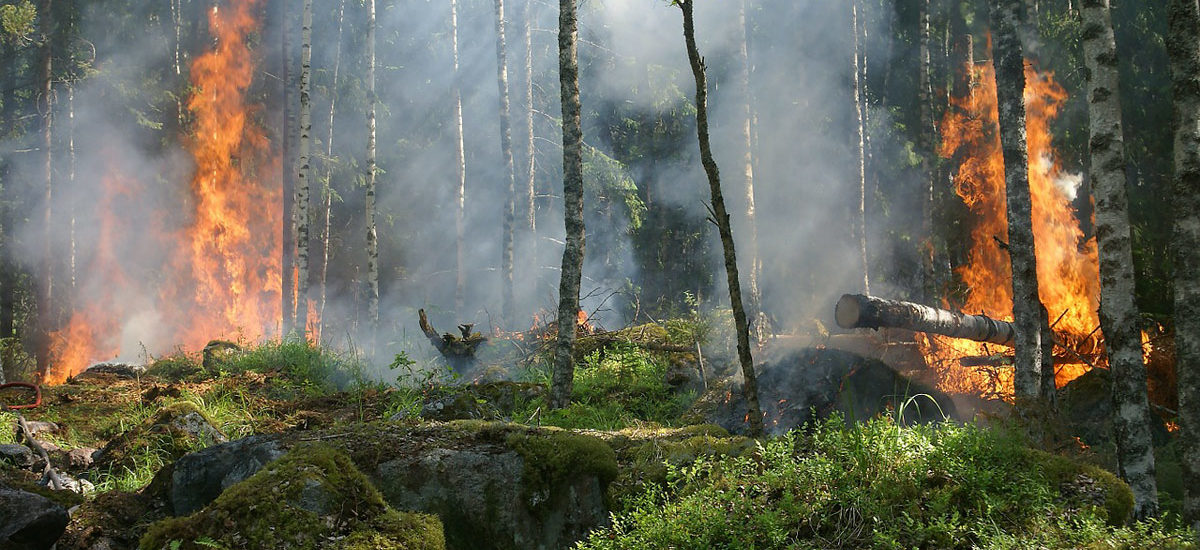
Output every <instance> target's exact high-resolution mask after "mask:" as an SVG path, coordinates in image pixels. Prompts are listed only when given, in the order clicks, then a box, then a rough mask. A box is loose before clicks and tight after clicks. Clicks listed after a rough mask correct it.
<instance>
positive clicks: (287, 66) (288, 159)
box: [278, 0, 296, 334]
mask: <svg viewBox="0 0 1200 550" xmlns="http://www.w3.org/2000/svg"><path fill="white" fill-rule="evenodd" d="M278 1H279V20H280V21H281V22H282V29H281V30H280V35H281V38H280V49H281V52H280V57H281V60H282V64H283V66H282V70H281V71H280V72H281V74H282V76H283V94H282V96H283V124H284V128H283V131H282V132H280V142H281V144H280V147H281V148H282V152H281V156H282V157H283V170H281V171H280V172H281V173H282V174H283V184H282V185H283V212H284V216H283V241H282V242H283V259H282V263H283V267H282V270H281V273H282V278H283V281H282V289H283V299H282V300H281V302H282V304H281V305H282V308H283V318H282V322H281V325H282V326H281V330H282V334H291V333H292V328H293V327H295V326H296V293H295V289H296V260H295V258H296V246H295V245H296V241H295V235H296V201H295V200H294V199H295V197H294V193H295V191H296V181H295V179H294V176H295V166H296V165H295V159H294V158H293V155H294V153H293V151H292V128H295V125H294V124H293V117H294V116H295V115H294V114H293V113H294V111H293V110H292V76H291V75H292V69H291V65H292V44H291V34H292V33H291V26H290V25H288V21H290V20H291V13H289V10H288V4H289V3H290V2H289V1H288V0H278Z"/></svg>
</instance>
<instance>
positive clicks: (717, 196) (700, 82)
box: [678, 0, 857, 437]
mask: <svg viewBox="0 0 1200 550" xmlns="http://www.w3.org/2000/svg"><path fill="white" fill-rule="evenodd" d="M692 2H693V0H679V2H678V4H679V7H680V8H681V9H682V10H683V39H684V41H685V42H686V43H687V52H688V61H689V63H690V64H691V66H692V76H694V77H695V79H696V134H697V137H698V139H699V141H700V161H701V163H702V164H703V165H704V173H705V174H707V175H708V188H709V192H710V193H711V194H712V209H713V215H714V217H715V218H716V222H717V231H718V233H720V235H721V248H722V249H723V250H724V253H725V277H726V280H727V282H728V283H729V303H730V306H731V307H732V308H733V321H734V329H735V330H737V349H738V360H739V362H740V363H741V365H742V376H743V377H744V378H745V389H744V391H745V392H746V396H745V397H746V407H747V411H748V412H747V420H748V421H749V423H750V426H749V433H750V434H751V435H752V436H755V437H757V436H761V435H762V433H763V418H762V408H760V407H759V405H758V381H757V379H756V378H755V376H754V358H753V357H751V355H750V328H749V326H748V324H747V322H746V309H745V307H743V306H742V287H741V283H740V281H739V280H738V269H737V254H736V252H735V251H734V246H733V230H732V229H731V228H730V224H729V213H728V212H727V211H726V209H725V198H724V197H723V196H722V194H721V175H720V172H719V171H718V170H717V162H716V161H715V160H713V155H712V147H711V146H710V144H709V142H708V82H707V78H706V76H705V74H704V71H705V67H704V60H703V59H701V57H700V52H699V50H698V49H697V48H696V31H695V25H694V22H693V18H692ZM856 74H857V71H856Z"/></svg>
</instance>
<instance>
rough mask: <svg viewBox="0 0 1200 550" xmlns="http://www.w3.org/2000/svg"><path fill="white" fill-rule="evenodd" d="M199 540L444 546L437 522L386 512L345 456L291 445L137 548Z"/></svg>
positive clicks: (156, 527) (239, 544)
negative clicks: (262, 466) (240, 480)
mask: <svg viewBox="0 0 1200 550" xmlns="http://www.w3.org/2000/svg"><path fill="white" fill-rule="evenodd" d="M204 539H210V540H213V541H216V542H217V543H219V544H222V545H225V546H226V547H229V548H247V549H250V548H254V549H258V548H264V549H268V548H289V549H291V548H297V549H306V548H308V549H317V548H368V547H369V548H431V549H436V548H442V544H441V540H442V534H441V523H440V522H439V521H438V520H437V519H436V518H433V517H431V516H421V515H417V514H403V513H398V512H395V511H394V510H391V509H390V508H389V507H388V505H387V504H386V503H385V502H384V501H383V497H382V496H381V495H380V494H379V491H377V490H376V489H375V488H374V487H373V486H372V485H371V484H370V482H368V481H367V478H366V477H365V476H364V475H363V474H362V473H361V472H360V471H359V470H358V469H357V468H355V467H354V464H353V463H352V462H351V460H350V458H349V457H347V456H346V455H345V454H343V453H341V452H339V451H336V450H334V449H332V448H331V447H328V446H325V445H301V446H297V447H295V448H293V449H292V450H291V451H289V452H288V453H287V454H286V455H284V456H283V457H281V458H279V459H278V460H276V461H275V462H272V463H271V464H268V465H267V466H266V467H265V468H263V469H262V470H260V471H259V472H258V473H256V474H254V475H253V476H251V477H250V478H249V479H247V480H245V481H243V482H241V483H238V484H236V485H234V486H232V487H230V488H229V489H227V490H225V492H224V493H222V494H221V496H220V497H218V498H217V500H215V501H214V502H213V503H211V504H210V505H208V506H207V507H205V508H204V509H203V510H201V511H199V512H197V513H195V514H192V515H190V516H187V517H182V518H171V519H167V520H164V521H160V522H158V523H155V524H153V525H151V526H150V528H149V530H147V532H146V534H145V535H144V536H143V537H142V540H141V543H140V546H139V547H140V548H142V549H144V550H158V549H161V548H165V547H169V545H171V544H172V542H173V541H180V542H181V548H183V549H184V550H188V549H193V548H199V547H200V546H199V545H198V544H197V541H199V540H204ZM333 540H341V541H342V543H339V544H337V545H334V543H332V542H331V541H333ZM406 544H409V546H406Z"/></svg>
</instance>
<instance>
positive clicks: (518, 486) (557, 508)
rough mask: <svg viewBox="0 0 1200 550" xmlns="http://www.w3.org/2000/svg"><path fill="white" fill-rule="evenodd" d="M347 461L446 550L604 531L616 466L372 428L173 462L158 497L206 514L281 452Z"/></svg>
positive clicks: (533, 442)
mask: <svg viewBox="0 0 1200 550" xmlns="http://www.w3.org/2000/svg"><path fill="white" fill-rule="evenodd" d="M312 441H320V442H323V443H325V444H327V445H329V446H330V447H332V448H334V449H336V450H339V451H341V452H344V453H346V455H347V456H349V457H350V458H351V460H352V461H353V462H354V464H355V466H356V467H357V468H358V469H359V470H360V471H362V472H363V473H364V474H365V475H366V476H367V478H369V479H370V480H371V481H372V483H373V485H374V486H375V487H377V488H378V490H379V492H380V493H381V494H382V496H383V498H384V499H385V500H386V501H387V502H388V503H389V504H390V505H391V506H393V507H395V508H397V509H400V510H412V511H417V512H424V513H429V514H436V515H437V516H438V517H439V518H440V519H441V522H442V524H443V525H444V527H445V537H446V544H447V547H449V548H458V549H468V548H471V549H474V548H480V549H489V548H521V549H524V548H530V549H534V548H563V547H567V546H570V545H571V544H572V543H574V542H575V541H577V540H579V539H581V538H583V536H584V535H585V534H586V533H587V532H588V531H590V530H591V529H593V528H596V527H599V526H602V525H604V524H606V523H607V521H608V507H607V504H606V499H605V490H606V488H607V486H608V484H609V482H611V481H612V480H613V479H614V478H615V477H616V473H617V472H616V469H617V466H616V459H615V455H614V454H613V451H612V449H611V448H610V447H609V446H608V445H607V444H605V443H604V441H602V440H600V439H598V438H595V437H591V436H587V435H582V434H575V433H572V432H568V431H564V430H558V429H535V428H528V427H525V426H520V425H515V424H504V423H494V422H481V421H456V422H448V423H437V422H433V423H426V424H420V425H413V424H407V423H373V424H363V425H355V426H349V427H343V428H341V429H331V430H326V431H316V432H313V431H305V432H290V433H284V434H275V435H270V436H255V437H252V438H247V439H243V440H238V441H234V442H231V443H227V444H224V445H216V446H213V447H210V448H208V449H205V450H203V451H200V452H197V453H193V454H190V455H188V456H185V457H184V458H182V459H180V460H179V461H178V462H177V463H176V464H175V466H174V469H173V470H174V471H173V472H172V473H171V474H170V479H169V482H170V487H169V488H168V489H167V490H166V494H168V495H169V498H170V501H171V505H172V507H173V509H174V510H175V513H176V514H177V515H178V514H185V513H189V512H191V511H195V510H197V509H199V508H201V507H204V506H206V505H207V504H208V503H209V502H211V501H212V500H213V499H214V498H217V495H219V494H221V492H222V491H224V490H225V489H227V488H228V487H230V486H231V485H233V484H234V483H236V482H237V481H240V480H243V479H246V478H248V477H249V476H250V475H251V474H253V473H255V471H257V470H258V469H260V468H262V467H263V465H264V464H266V463H267V462H269V461H270V460H271V459H273V458H277V457H278V456H280V455H282V454H283V453H284V452H286V451H287V450H288V449H291V448H294V447H296V446H297V445H303V444H306V443H308V442H312Z"/></svg>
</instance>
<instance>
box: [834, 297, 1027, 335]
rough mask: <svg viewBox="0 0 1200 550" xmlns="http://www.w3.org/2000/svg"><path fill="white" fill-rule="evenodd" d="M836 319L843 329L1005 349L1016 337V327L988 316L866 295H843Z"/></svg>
mask: <svg viewBox="0 0 1200 550" xmlns="http://www.w3.org/2000/svg"><path fill="white" fill-rule="evenodd" d="M834 317H835V318H836V319H837V324H838V326H840V327H842V328H902V329H906V330H912V331H918V332H932V333H934V334H942V335H945V336H949V337H951V338H966V339H968V340H975V341H976V342H990V343H993V344H999V345H1002V346H1011V345H1013V342H1014V339H1015V337H1016V328H1015V327H1014V326H1013V324H1012V323H1009V322H1007V321H1001V320H998V319H992V318H991V317H988V316H986V315H967V314H963V313H955V312H953V311H946V310H944V309H938V308H933V307H929V306H925V305H921V304H914V303H912V302H902V301H898V300H886V299H883V298H876V297H874V296H864V295H862V294H843V295H842V298H841V299H840V300H838V303H837V306H836V307H835V308H834Z"/></svg>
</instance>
